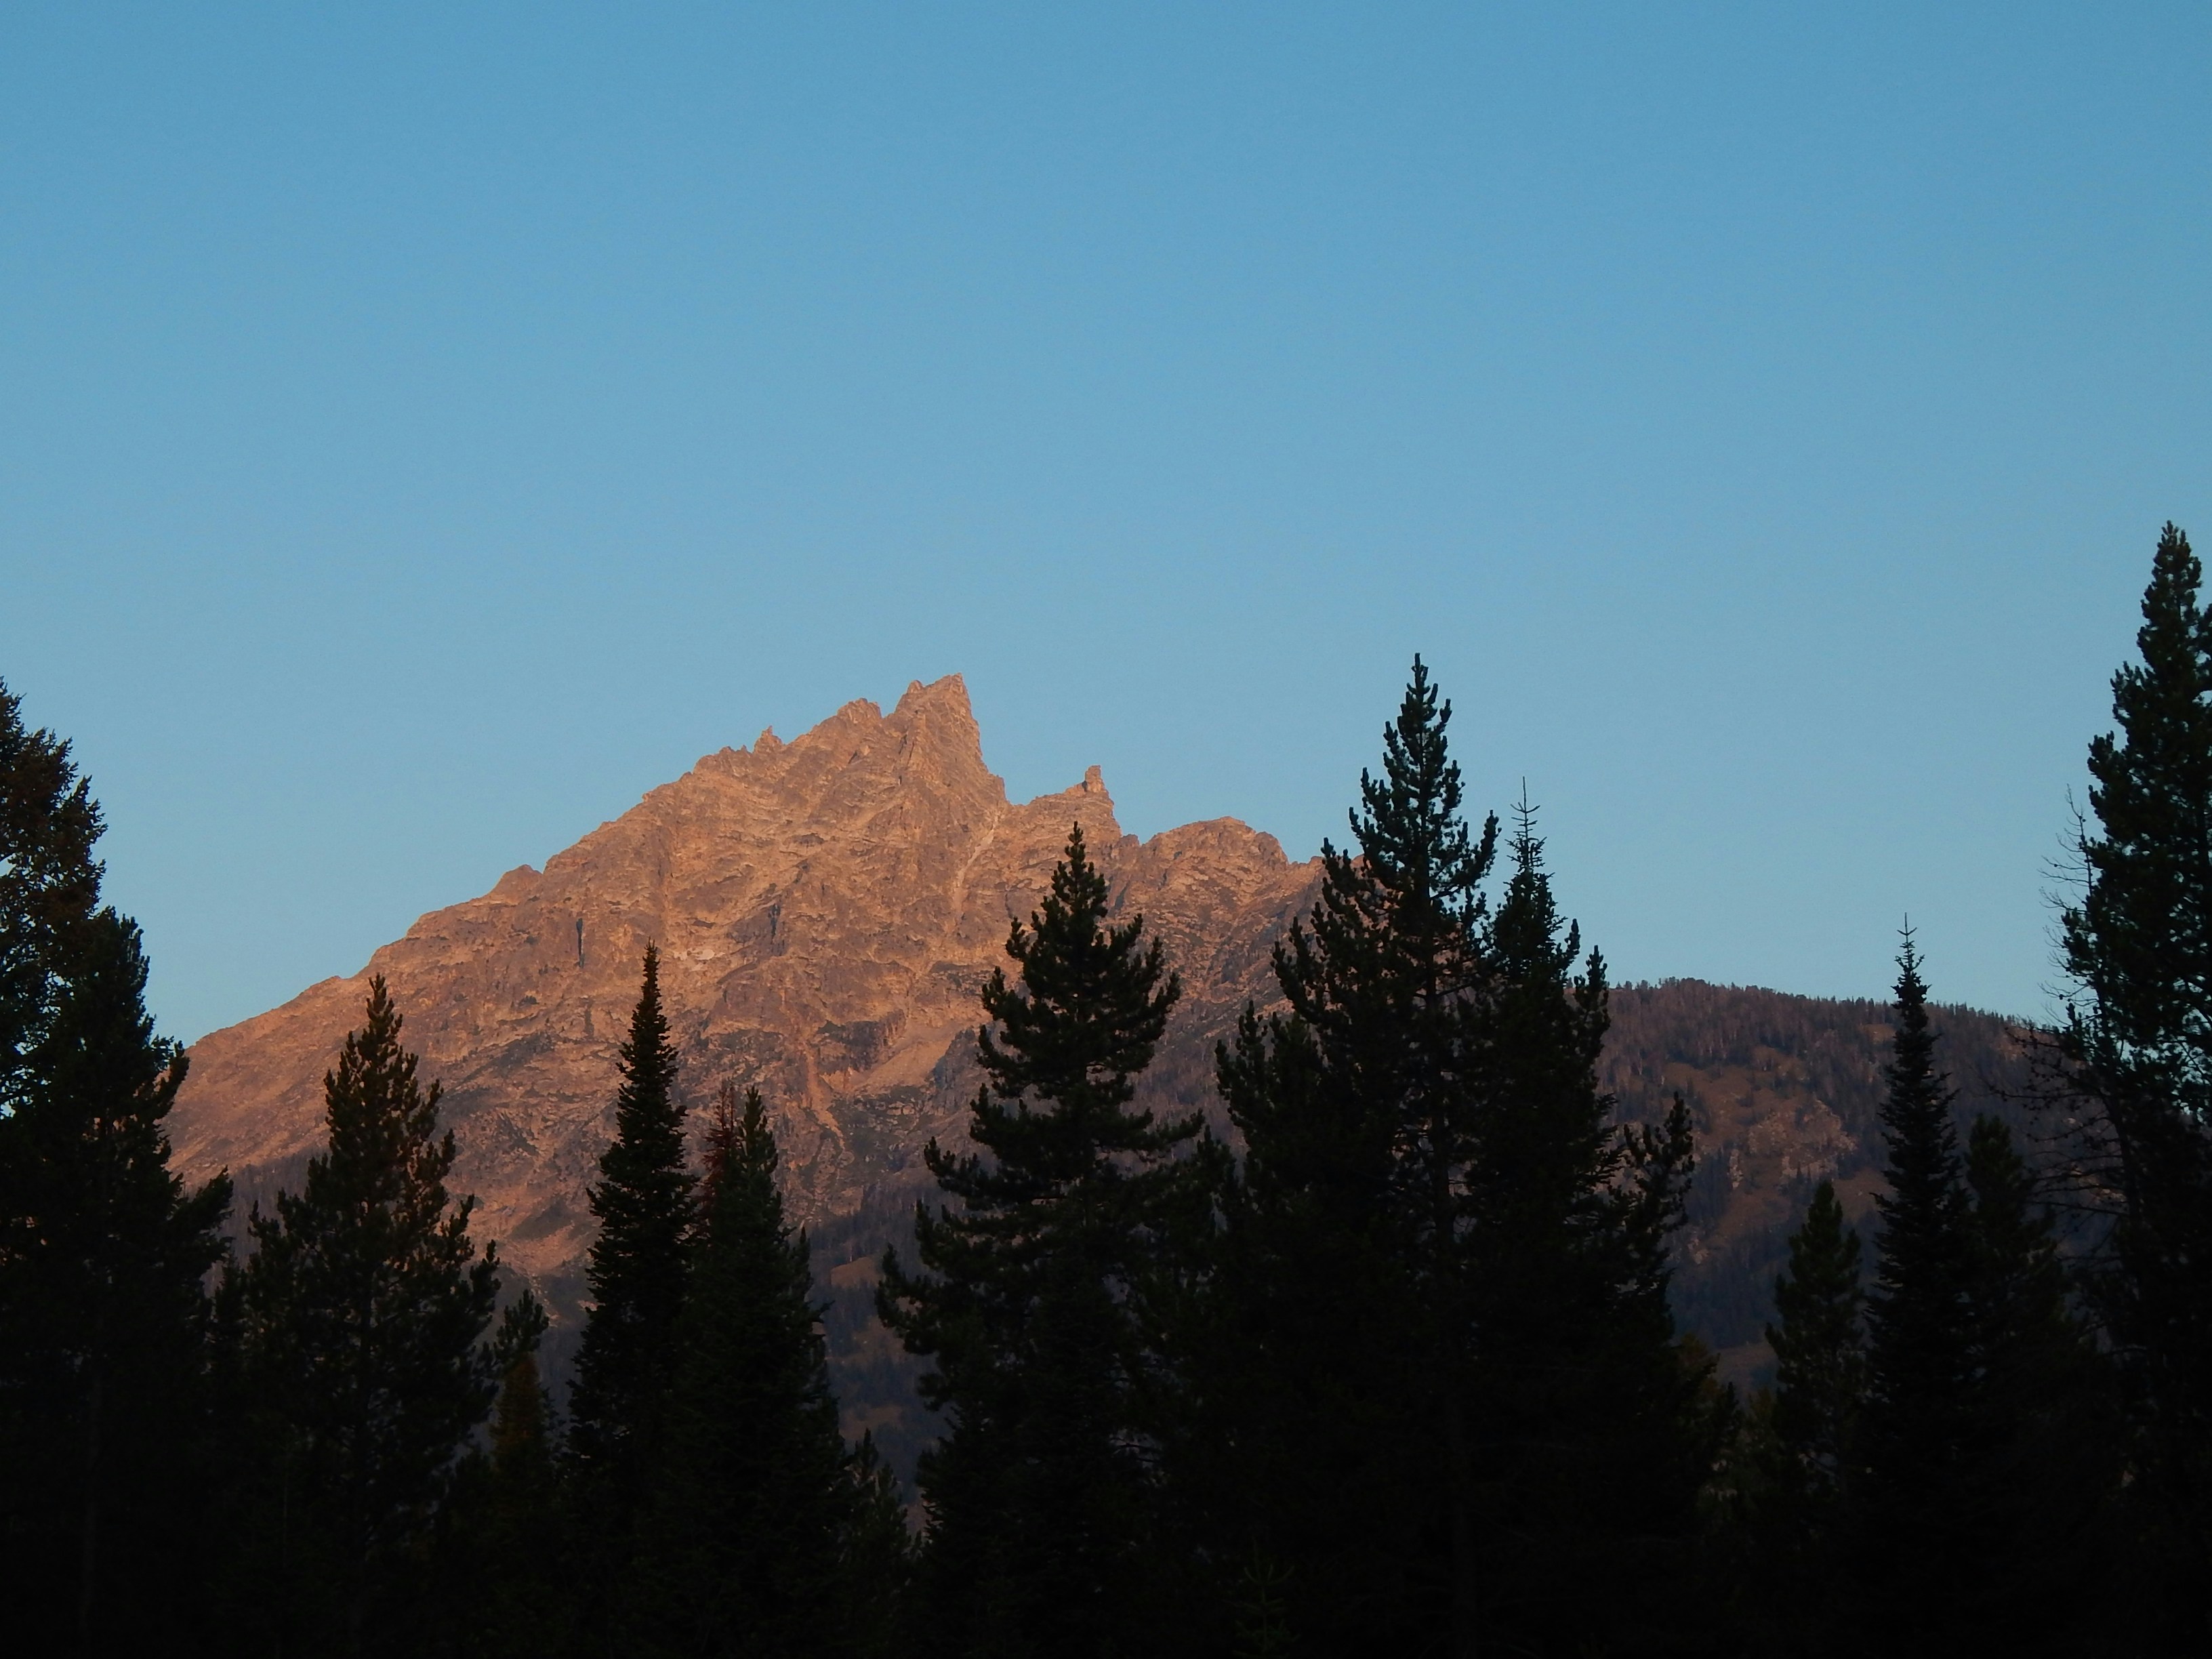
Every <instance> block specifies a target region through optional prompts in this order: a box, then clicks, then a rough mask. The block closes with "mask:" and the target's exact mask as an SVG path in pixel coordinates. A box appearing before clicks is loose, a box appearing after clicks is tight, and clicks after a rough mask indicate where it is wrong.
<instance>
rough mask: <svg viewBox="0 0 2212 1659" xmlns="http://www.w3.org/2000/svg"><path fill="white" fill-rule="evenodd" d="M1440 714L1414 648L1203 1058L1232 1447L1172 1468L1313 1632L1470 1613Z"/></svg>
mask: <svg viewBox="0 0 2212 1659" xmlns="http://www.w3.org/2000/svg"><path fill="white" fill-rule="evenodd" d="M1450 719H1451V709H1450V706H1449V704H1446V703H1443V702H1440V701H1439V699H1438V696H1437V691H1436V689H1435V687H1434V686H1433V685H1432V684H1431V683H1430V680H1429V678H1428V671H1427V669H1426V668H1425V666H1424V665H1422V664H1421V663H1420V661H1419V659H1416V660H1415V662H1414V665H1413V680H1412V683H1411V684H1410V685H1409V686H1408V687H1407V691H1406V695H1405V697H1404V700H1403V702H1402V703H1401V708H1400V709H1399V712H1398V716H1397V719H1396V720H1395V721H1394V722H1393V723H1392V724H1391V725H1390V726H1388V727H1387V728H1386V729H1385V731H1384V733H1383V775H1382V776H1381V777H1380V778H1379V779H1378V778H1376V777H1373V776H1371V775H1368V774H1365V773H1363V774H1362V775H1361V777H1360V797H1361V805H1360V809H1359V810H1358V811H1356V812H1354V813H1353V814H1352V836H1353V842H1354V848H1353V850H1343V849H1340V848H1336V847H1334V846H1324V847H1323V848H1322V891H1321V896H1320V901H1319V902H1318V903H1317V904H1316V907H1315V909H1314V911H1313V913H1312V915H1311V916H1310V919H1309V921H1308V922H1307V923H1305V924H1301V925H1297V926H1294V927H1292V929H1291V933H1290V935H1289V937H1288V938H1287V939H1285V941H1284V943H1283V944H1282V945H1280V946H1279V947H1278V948H1277V950H1276V951H1275V957H1274V965H1275V975H1276V980H1277V982H1278V984H1279V986H1280V987H1281V989H1282V992H1283V994H1284V998H1285V1001H1286V1002H1287V1003H1288V1005H1289V1006H1288V1010H1287V1012H1285V1013H1283V1014H1279V1015H1274V1016H1271V1017H1269V1018H1267V1019H1264V1020H1263V1019H1261V1018H1259V1017H1258V1015H1257V1014H1256V1013H1255V1012H1253V1011H1251V1010H1249V1009H1248V1010H1247V1011H1246V1012H1245V1014H1244V1016H1243V1019H1242V1021H1241V1022H1240V1024H1239V1026H1238V1030H1237V1036H1236V1039H1235V1042H1234V1043H1233V1045H1232V1046H1231V1047H1230V1048H1225V1050H1224V1051H1223V1053H1222V1054H1221V1056H1220V1060H1219V1079H1220V1087H1221V1091H1222V1094H1223V1097H1224V1098H1225V1101H1226V1102H1227V1104H1228V1108H1229V1113H1230V1117H1231V1121H1233V1122H1234V1123H1235V1125H1236V1126H1237V1129H1238V1130H1239V1131H1240V1132H1241V1133H1242V1134H1243V1138H1244V1141H1245V1146H1246V1152H1245V1158H1244V1164H1243V1174H1242V1178H1241V1180H1235V1181H1231V1182H1229V1183H1227V1188H1226V1191H1225V1199H1224V1209H1225V1220H1226V1229H1225V1237H1224V1239H1223V1242H1222V1262H1221V1268H1220V1273H1219V1279H1218V1287H1217V1292H1216V1294H1215V1296H1214V1297H1212V1301H1211V1305H1209V1306H1208V1307H1207V1308H1206V1315H1205V1317H1204V1318H1203V1319H1202V1320H1201V1321H1200V1331H1199V1335H1200V1339H1201V1343H1200V1353H1201V1354H1202V1355H1206V1356H1207V1358H1206V1359H1204V1360H1202V1361H1201V1363H1202V1364H1206V1365H1207V1369H1208V1370H1209V1371H1210V1373H1211V1375H1210V1377H1209V1381H1208V1384H1207V1387H1206V1390H1205V1392H1206V1394H1207V1395H1209V1397H1210V1407H1211V1409H1212V1411H1213V1413H1215V1416H1216V1417H1217V1418H1218V1419H1219V1420H1218V1421H1210V1422H1209V1423H1208V1425H1207V1427H1206V1431H1205V1432H1204V1434H1203V1436H1202V1437H1201V1444H1202V1445H1209V1446H1214V1447H1218V1448H1221V1449H1224V1450H1225V1451H1228V1452H1232V1453H1233V1458H1232V1459H1231V1462H1230V1466H1229V1467H1226V1468H1210V1469H1201V1470H1194V1471H1193V1472H1192V1474H1191V1475H1190V1476H1189V1478H1188V1479H1187V1480H1186V1482H1185V1484H1187V1485H1188V1486H1194V1487H1196V1488H1199V1489H1200V1490H1203V1491H1210V1492H1214V1493H1231V1494H1238V1495H1241V1496H1243V1498H1244V1499H1245V1501H1244V1503H1243V1504H1242V1505H1240V1506H1237V1507H1238V1508H1241V1510H1242V1513H1234V1512H1231V1513H1229V1514H1225V1515H1221V1516H1218V1519H1217V1521H1216V1526H1217V1528H1218V1529H1220V1530H1223V1531H1225V1533H1226V1534H1227V1535H1226V1536H1225V1538H1224V1539H1223V1541H1222V1543H1221V1545H1220V1548H1221V1549H1222V1551H1223V1553H1225V1555H1226V1556H1227V1557H1229V1558H1230V1559H1244V1558H1246V1557H1248V1556H1249V1554H1251V1553H1254V1552H1257V1553H1259V1554H1260V1555H1261V1556H1262V1557H1264V1558H1265V1559H1269V1560H1271V1561H1273V1562H1275V1563H1278V1564H1279V1565H1280V1566H1281V1568H1282V1571H1283V1573H1284V1577H1285V1583H1284V1584H1283V1585H1282V1586H1281V1589H1280V1593H1281V1595H1282V1597H1283V1599H1284V1601H1285V1604H1286V1610H1285V1615H1284V1616H1285V1618H1286V1619H1287V1620H1289V1622H1290V1625H1291V1628H1292V1629H1294V1630H1295V1631H1296V1632H1297V1634H1298V1636H1299V1638H1300V1639H1302V1640H1303V1641H1305V1642H1308V1643H1310V1644H1313V1645H1314V1646H1316V1647H1317V1648H1319V1649H1321V1650H1339V1649H1343V1648H1346V1646H1347V1645H1348V1644H1358V1643H1359V1642H1361V1641H1367V1642H1372V1643H1376V1644H1383V1645H1399V1646H1405V1645H1409V1644H1420V1643H1423V1642H1425V1640H1427V1639H1428V1630H1429V1627H1431V1626H1434V1625H1435V1624H1436V1622H1437V1620H1436V1619H1435V1617H1434V1616H1433V1614H1431V1613H1422V1612H1419V1611H1417V1604H1419V1603H1422V1602H1424V1601H1426V1600H1427V1599H1429V1598H1431V1596H1433V1595H1434V1594H1435V1593H1436V1592H1437V1589H1438V1588H1439V1587H1440V1589H1441V1595H1442V1597H1443V1601H1444V1603H1445V1606H1446V1609H1447V1611H1446V1613H1445V1614H1444V1622H1445V1623H1446V1624H1447V1625H1448V1624H1449V1621H1450V1620H1451V1619H1452V1618H1453V1617H1454V1616H1456V1617H1457V1618H1458V1619H1459V1620H1461V1622H1462V1623H1467V1622H1471V1621H1472V1619H1473V1617H1474V1608H1473V1607H1472V1601H1473V1598H1474V1593H1475V1588H1474V1578H1475V1573H1476V1567H1475V1564H1474V1559H1473V1552H1474V1534H1473V1531H1472V1525H1473V1523H1472V1520H1471V1517H1470V1516H1469V1515H1468V1510H1467V1507H1466V1495H1467V1493H1468V1486H1469V1480H1470V1464H1471V1459H1472V1455H1473V1453H1472V1449H1471V1438H1472V1429H1471V1427H1470V1425H1468V1422H1467V1419H1466V1415H1465V1412H1466V1406H1465V1398H1464V1394H1465V1390H1464V1372H1465V1369H1466V1366H1467V1364H1468V1358H1469V1356H1468V1351H1467V1348H1466V1346H1465V1344H1464V1341H1463V1340H1462V1338H1463V1333H1464V1331H1465V1328H1466V1324H1467V1319H1468V1309H1467V1306H1466V1297H1467V1287H1466V1279H1465V1274H1464V1273H1463V1272H1462V1264H1461V1261H1460V1256H1459V1253H1460V1250H1461V1247H1462V1241H1461V1234H1462V1214H1461V1207H1462V1200H1463V1192H1462V1176H1463V1172H1464V1167H1465V1164H1466V1163H1467V1160H1468V1143H1469V1139H1470V1137H1471V1136H1472V1134H1473V1133H1474V1127H1473V1114H1474V1110H1475V1107H1476V1104H1477V1085H1476V1081H1475V1073H1476V1071H1477V1068H1478V1066H1479V1064H1480V1060H1479V1057H1478V1055H1477V1054H1476V1052H1475V1049H1476V1044H1477V1042H1478V1037H1477V1035H1476V1033H1475V1031H1474V1026H1473V1024H1472V1020H1471V1017H1470V1010H1469V1000H1470V999H1471V998H1472V997H1473V996H1474V994H1477V993H1478V991H1480V989H1481V988H1482V987H1484V986H1485V985H1486V981H1487V976H1488V975H1489V972H1490V969H1489V965H1488V963H1487V961H1486V957H1485V940H1484V927H1485V922H1486V905H1485V902H1484V899H1483V896H1482V892H1481V887H1482V883H1483V881H1484V880H1485V878H1486V877H1487V875H1488V873H1489V872H1490V868H1491V866H1492V861H1493V860H1494V858H1495V855H1496V847H1497V830H1498V826H1497V821H1496V819H1495V818H1492V819H1491V820H1489V821H1488V822H1487V823H1486V824H1485V826H1484V829H1483V830H1482V833H1481V834H1480V836H1479V837H1478V836H1472V835H1470V833H1469V831H1468V826H1467V823H1466V822H1465V819H1464V817H1462V781H1461V776H1460V771H1459V768H1458V767H1457V765H1456V764H1455V763H1453V762H1452V760H1451V758H1450V755H1449V745H1448V744H1447V741H1446V738H1445V732H1446V728H1447V727H1448V726H1449V723H1450ZM1209 1331H1210V1332H1211V1333H1212V1334H1213V1336H1214V1338H1215V1340H1214V1341H1213V1342H1212V1344H1210V1345H1208V1344H1205V1343H1204V1341H1203V1339H1204V1337H1205V1335H1206V1333H1207V1332H1209ZM1209 1349H1210V1352H1209ZM1438 1423H1441V1424H1442V1425H1443V1436H1442V1438H1443V1446H1442V1447H1441V1448H1439V1447H1438V1446H1437V1445H1436V1444H1435V1443H1434V1442H1433V1441H1431V1440H1430V1439H1429V1438H1428V1437H1427V1436H1426V1434H1425V1432H1424V1431H1425V1430H1426V1429H1427V1428H1428V1427H1429V1426H1430V1425H1437V1424H1438ZM1439 1451H1441V1453H1442V1456H1441V1457H1439V1455H1438V1454H1439ZM1439 1468H1441V1469H1442V1470H1443V1478H1442V1479H1437V1478H1436V1472H1437V1470H1438V1469H1439ZM1216 1506H1217V1508H1219V1507H1223V1506H1222V1505H1220V1504H1219V1502H1218V1498H1217V1499H1216ZM1454 1609H1455V1612H1454Z"/></svg>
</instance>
